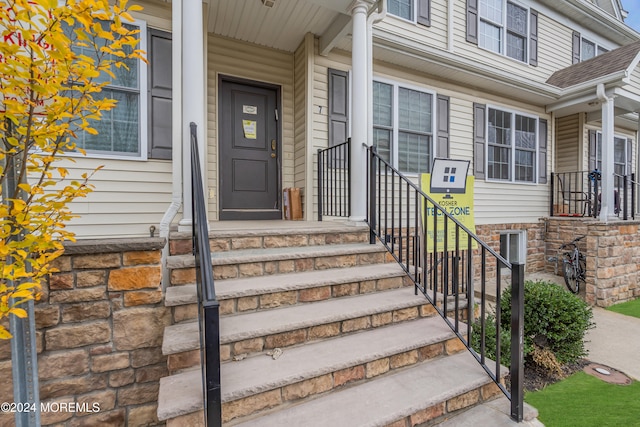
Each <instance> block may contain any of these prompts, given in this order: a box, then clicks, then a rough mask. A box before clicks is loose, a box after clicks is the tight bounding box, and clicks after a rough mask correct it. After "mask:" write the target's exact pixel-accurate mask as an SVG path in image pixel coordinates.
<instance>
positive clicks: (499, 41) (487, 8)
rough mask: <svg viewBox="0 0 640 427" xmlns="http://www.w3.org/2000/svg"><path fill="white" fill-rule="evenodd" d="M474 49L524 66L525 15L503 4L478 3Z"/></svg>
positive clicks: (493, 0) (513, 5) (492, 0)
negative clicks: (498, 54)
mask: <svg viewBox="0 0 640 427" xmlns="http://www.w3.org/2000/svg"><path fill="white" fill-rule="evenodd" d="M478 16H479V25H478V45H479V46H480V47H482V48H485V49H488V50H491V51H493V52H497V53H500V54H503V55H506V56H508V57H510V58H513V59H517V60H518V61H522V62H527V46H528V40H529V37H528V34H529V28H528V22H529V19H528V16H529V11H528V9H526V8H525V7H522V6H520V5H518V4H516V3H512V2H509V1H507V2H505V1H504V0H479V10H478Z"/></svg>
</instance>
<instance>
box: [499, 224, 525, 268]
mask: <svg viewBox="0 0 640 427" xmlns="http://www.w3.org/2000/svg"><path fill="white" fill-rule="evenodd" d="M500 255H502V257H503V258H504V259H506V260H507V261H509V262H510V263H512V264H513V263H518V264H524V263H525V262H526V261H527V235H526V233H525V232H524V231H505V232H502V233H500Z"/></svg>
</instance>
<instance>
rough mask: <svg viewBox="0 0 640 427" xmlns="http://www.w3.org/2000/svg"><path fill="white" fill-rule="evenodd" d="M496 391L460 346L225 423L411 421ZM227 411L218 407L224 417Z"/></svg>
mask: <svg viewBox="0 0 640 427" xmlns="http://www.w3.org/2000/svg"><path fill="white" fill-rule="evenodd" d="M499 392H500V391H499V389H498V387H497V386H496V385H495V384H494V383H493V382H492V381H491V380H490V379H489V378H488V377H487V375H486V373H485V372H484V370H483V369H482V367H481V366H480V365H479V364H478V363H477V362H476V360H475V359H474V358H473V357H472V356H471V355H470V354H469V353H468V352H462V353H458V354H456V355H453V356H448V357H444V358H440V359H435V360H428V361H426V362H422V363H420V364H416V365H413V366H410V367H409V368H407V369H403V370H398V371H396V372H392V373H390V374H388V375H385V376H380V377H378V378H375V379H374V380H371V381H367V382H364V383H361V384H357V385H355V386H353V387H348V388H345V389H342V390H339V391H334V392H332V393H327V394H324V395H321V396H319V397H317V398H315V399H310V400H308V401H304V402H302V403H300V404H298V405H291V406H289V407H284V408H282V409H281V410H278V411H275V412H272V413H270V414H267V415H263V416H258V417H254V418H249V419H244V420H239V422H237V423H234V422H231V423H229V424H228V425H229V426H232V425H235V426H242V427H248V426H251V427H263V426H264V427H271V426H305V427H326V426H332V427H354V426H380V427H383V426H400V425H403V426H404V425H411V426H415V425H423V424H426V423H430V422H433V421H434V420H437V419H438V418H441V417H443V416H446V415H447V414H450V413H455V412H457V411H459V410H461V409H464V408H467V407H470V406H472V405H475V404H477V403H479V402H483V401H485V400H489V399H492V398H494V397H495V396H496V395H497V394H498V393H499ZM232 415H233V413H229V411H227V412H226V413H225V411H224V410H223V418H224V419H225V420H228V419H229V418H230V417H231V416H232ZM476 425H479V424H476ZM487 425H492V424H487Z"/></svg>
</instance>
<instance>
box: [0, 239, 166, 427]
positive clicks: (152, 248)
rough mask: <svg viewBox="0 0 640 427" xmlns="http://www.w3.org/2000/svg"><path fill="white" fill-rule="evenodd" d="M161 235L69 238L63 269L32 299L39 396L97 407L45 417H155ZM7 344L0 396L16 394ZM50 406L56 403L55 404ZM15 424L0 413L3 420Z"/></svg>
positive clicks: (7, 398) (107, 421) (1, 356)
mask: <svg viewBox="0 0 640 427" xmlns="http://www.w3.org/2000/svg"><path fill="white" fill-rule="evenodd" d="M163 246H164V239H159V238H146V239H108V240H95V241H81V242H78V243H71V244H68V245H66V251H65V255H63V256H62V257H61V258H59V259H58V260H56V267H57V268H58V269H59V270H60V272H59V273H56V274H54V275H53V276H52V277H51V278H50V280H49V283H48V285H47V286H44V287H43V290H42V291H43V292H42V294H43V295H42V298H41V299H40V301H39V302H38V303H36V308H35V312H36V316H35V317H36V328H37V334H36V341H37V352H38V372H39V380H40V399H41V401H42V402H56V403H57V402H75V403H76V404H83V403H88V404H89V407H91V405H92V404H94V403H97V404H99V406H100V410H99V412H95V413H91V412H89V413H76V412H68V411H58V412H48V413H42V425H56V426H65V427H72V426H73V427H75V426H96V425H110V426H124V425H128V426H130V427H131V426H142V425H156V424H158V422H157V417H156V409H157V400H158V387H159V380H160V378H161V377H163V376H165V375H167V363H166V357H165V356H163V355H162V349H161V345H162V335H163V332H164V327H165V325H168V324H169V323H170V311H169V310H168V309H167V308H165V307H164V304H163V301H164V298H163V292H162V289H161V284H160V281H161V276H162V271H161V269H162V267H161V254H160V252H161V248H162V247H163ZM10 359H11V349H10V344H9V342H8V341H3V342H1V343H0V378H2V379H3V385H2V387H0V402H12V401H13V388H12V382H11V360H10ZM54 407H55V406H54ZM10 425H14V418H13V414H0V426H10Z"/></svg>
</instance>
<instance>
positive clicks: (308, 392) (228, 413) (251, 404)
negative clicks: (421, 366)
mask: <svg viewBox="0 0 640 427" xmlns="http://www.w3.org/2000/svg"><path fill="white" fill-rule="evenodd" d="M464 349H465V347H464V344H462V342H461V341H460V340H459V339H458V338H451V339H448V340H446V341H442V342H439V343H435V344H430V345H427V346H423V347H420V348H416V349H413V350H409V351H406V352H402V353H398V354H394V355H391V356H386V357H382V358H379V359H375V360H371V361H368V362H365V363H361V364H358V365H354V366H350V367H348V368H344V369H340V370H338V371H334V372H330V373H326V374H323V375H320V376H317V377H314V378H307V379H305V380H303V381H300V382H297V383H293V384H288V385H285V386H283V387H279V388H276V389H273V390H269V391H266V392H263V393H259V394H254V395H251V396H247V397H244V398H241V399H237V400H233V401H230V402H225V403H223V404H222V420H223V422H229V421H231V420H233V419H236V418H241V417H251V416H255V415H258V414H259V413H260V412H261V411H262V410H264V409H273V408H276V407H277V406H280V405H288V404H295V403H296V402H299V401H301V400H303V399H306V398H309V397H312V396H315V395H319V394H322V393H326V392H330V391H331V390H337V389H340V388H342V387H345V386H352V385H357V384H359V383H362V382H364V381H366V380H370V379H372V378H374V377H378V376H381V375H385V374H387V373H391V372H393V371H395V370H396V369H401V368H408V367H410V366H412V365H415V364H418V363H421V362H424V361H427V360H429V359H433V358H435V357H441V356H447V355H452V354H456V353H459V352H460V351H463V350H464ZM260 402H262V403H263V404H266V406H264V405H263V404H261V403H260Z"/></svg>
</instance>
